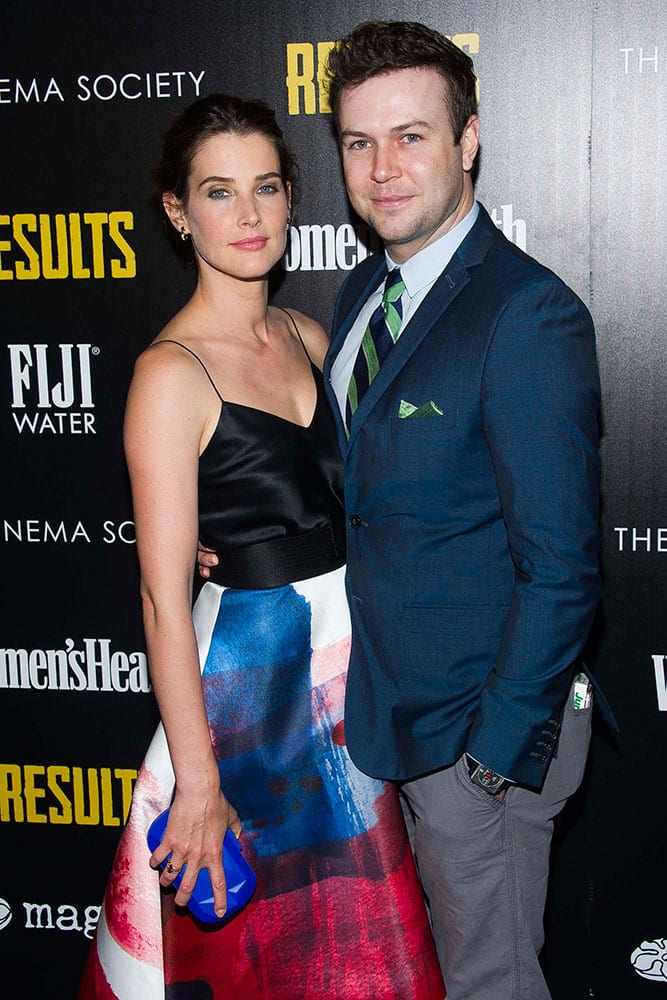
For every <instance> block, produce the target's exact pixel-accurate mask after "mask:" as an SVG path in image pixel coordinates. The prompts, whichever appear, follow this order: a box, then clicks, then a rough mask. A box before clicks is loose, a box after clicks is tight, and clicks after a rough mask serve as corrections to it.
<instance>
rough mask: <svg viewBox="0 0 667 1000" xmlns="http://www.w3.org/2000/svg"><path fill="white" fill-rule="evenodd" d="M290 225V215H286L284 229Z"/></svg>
mask: <svg viewBox="0 0 667 1000" xmlns="http://www.w3.org/2000/svg"><path fill="white" fill-rule="evenodd" d="M291 225H292V219H291V217H290V216H289V215H288V216H287V220H286V222H285V229H289V227H290V226H291Z"/></svg>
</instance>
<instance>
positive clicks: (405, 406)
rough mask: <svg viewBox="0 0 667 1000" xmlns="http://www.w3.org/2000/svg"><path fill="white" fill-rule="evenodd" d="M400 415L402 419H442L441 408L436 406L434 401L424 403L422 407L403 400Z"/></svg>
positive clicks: (399, 409)
mask: <svg viewBox="0 0 667 1000" xmlns="http://www.w3.org/2000/svg"><path fill="white" fill-rule="evenodd" d="M398 415H399V417H400V418H404V417H441V416H442V410H441V409H440V407H439V406H436V405H435V403H434V402H433V400H432V399H429V401H428V403H422V405H421V406H415V405H414V403H408V401H407V400H406V399H402V400H401V404H400V406H399V408H398Z"/></svg>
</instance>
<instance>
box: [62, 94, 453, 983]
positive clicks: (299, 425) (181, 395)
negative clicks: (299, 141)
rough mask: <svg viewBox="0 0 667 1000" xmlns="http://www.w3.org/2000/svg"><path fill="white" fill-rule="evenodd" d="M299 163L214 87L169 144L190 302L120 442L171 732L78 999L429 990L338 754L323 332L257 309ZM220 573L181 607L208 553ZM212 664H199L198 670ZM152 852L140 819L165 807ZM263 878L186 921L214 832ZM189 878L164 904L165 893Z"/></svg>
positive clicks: (421, 915)
mask: <svg viewBox="0 0 667 1000" xmlns="http://www.w3.org/2000/svg"><path fill="white" fill-rule="evenodd" d="M292 172H293V163H292V159H291V157H290V154H289V152H288V151H287V149H286V147H285V144H284V142H283V138H282V135H281V133H280V130H279V129H278V126H277V124H276V122H275V118H274V116H273V114H272V112H271V111H269V109H268V108H266V107H265V106H264V105H263V104H261V103H259V102H244V101H240V100H238V99H236V98H233V97H227V96H224V95H212V96H210V97H208V98H204V99H203V100H201V101H198V102H197V103H196V104H194V105H193V106H192V107H191V108H190V109H188V110H187V111H186V112H185V113H184V114H183V115H182V116H181V117H180V118H179V119H178V120H177V121H176V122H175V124H174V125H173V126H172V128H171V130H170V131H169V132H168V134H167V136H166V138H165V142H164V148H163V156H162V161H161V164H160V166H159V168H158V171H157V178H158V181H159V184H160V189H161V191H163V192H164V193H163V196H162V200H163V205H164V209H165V212H166V214H167V216H168V218H169V220H170V223H171V225H172V226H173V227H174V229H175V231H177V232H178V233H179V234H180V237H181V239H182V240H183V242H184V243H185V242H187V243H188V245H189V246H191V247H192V251H193V253H194V257H195V260H196V264H197V270H198V281H197V287H196V289H195V292H194V295H193V296H192V298H191V299H190V301H189V302H188V303H187V304H186V305H185V306H184V308H183V309H182V310H181V311H180V312H179V313H178V314H177V315H176V316H175V317H174V319H173V320H172V321H171V322H170V323H169V324H168V325H167V326H166V327H165V329H164V330H163V331H162V332H161V333H160V335H159V336H158V337H157V339H156V340H155V341H154V342H153V344H151V346H150V347H149V348H148V349H147V350H146V351H145V352H144V353H143V354H142V355H141V357H140V358H139V360H138V361H137V365H136V370H135V374H134V378H133V381H132V386H131V388H130V394H129V398H128V404H127V413H126V422H125V447H126V455H127V462H128V467H129V471H130V477H131V481H132V492H133V500H134V511H135V520H136V527H137V547H138V554H139V560H140V565H141V579H142V584H141V594H142V601H143V608H144V625H145V632H146V643H147V648H148V654H149V661H150V667H151V676H152V680H153V686H154V689H155V694H156V697H157V700H158V704H159V708H160V714H161V717H162V724H163V727H164V728H163V729H162V727H161V728H160V729H159V730H158V733H157V734H156V737H155V739H154V741H153V744H152V745H151V748H150V750H149V753H148V756H147V758H146V761H145V763H144V767H143V768H142V771H141V772H140V775H139V778H138V780H137V784H136V788H135V794H134V799H133V806H132V812H131V817H130V821H129V824H128V827H127V829H126V831H125V833H124V835H123V838H122V841H121V845H120V848H119V851H118V855H117V858H116V863H115V866H114V869H113V874H112V877H111V882H110V885H109V888H108V890H107V896H106V899H105V906H104V912H103V915H102V918H101V920H100V925H99V928H98V936H97V941H96V949H95V951H94V953H93V954H92V957H91V960H90V962H89V966H88V969H87V971H86V976H85V980H84V984H83V986H82V990H81V993H80V996H82V997H91V996H99V997H120V998H126V997H127V998H134V997H137V998H141V1000H150V998H152V997H155V998H157V997H162V996H165V995H166V996H167V997H173V998H176V997H178V998H186V997H187V998H190V997H192V998H195V997H196V998H199V997H202V998H203V997H227V996H230V997H231V996H236V997H238V998H241V1000H252V998H254V997H258V998H259V997H262V998H264V997H266V998H272V1000H297V998H304V1000H311V998H313V1000H314V998H331V997H334V998H335V997H340V998H345V1000H369V998H371V997H374V998H383V1000H384V998H386V1000H389V998H395V1000H399V998H400V1000H406V998H415V1000H421V998H425V1000H426V998H431V997H433V998H438V1000H439V998H441V997H442V996H443V993H444V990H443V986H442V982H441V979H440V974H439V971H438V967H437V962H436V959H435V953H434V950H433V945H432V942H431V938H430V933H429V931H428V926H427V920H426V917H425V912H424V908H423V903H422V900H421V893H420V889H419V885H418V881H417V878H416V875H415V871H414V867H413V864H412V857H411V854H410V851H409V847H408V844H407V840H406V835H405V830H404V826H403V822H402V818H401V813H400V808H399V804H398V801H397V797H396V794H395V790H394V789H393V788H392V787H389V786H385V785H383V784H382V783H380V782H377V781H374V780H372V779H370V778H366V777H365V776H364V775H362V774H360V773H359V772H358V771H357V770H356V769H355V768H354V766H353V764H352V763H351V761H350V760H349V758H348V756H347V753H346V750H345V745H344V735H343V724H342V708H343V697H344V684H345V671H346V662H347V652H348V648H349V624H348V617H347V608H346V604H345V596H344V590H343V572H344V571H343V568H342V563H343V545H344V517H343V504H342V494H341V467H340V456H339V454H338V451H337V446H336V439H335V431H334V426H333V420H332V418H331V415H330V413H329V410H328V408H327V404H326V400H325V398H324V394H323V389H322V382H321V373H320V369H321V366H322V360H323V357H324V353H325V350H326V347H327V339H326V335H325V333H324V331H323V330H322V328H321V327H320V326H318V325H317V324H316V323H314V322H313V321H312V320H310V319H308V318H307V317H306V316H303V315H301V314H300V313H297V312H295V311H294V310H289V311H285V310H281V309H277V308H273V307H270V306H269V305H268V274H269V272H270V270H271V268H272V267H273V266H274V265H275V264H276V263H277V262H278V261H279V260H280V258H281V256H282V254H283V252H284V250H285V244H286V237H287V231H288V229H289V225H290V206H291V198H292ZM198 538H199V539H201V541H202V542H203V543H204V544H205V545H209V546H211V547H212V548H215V549H216V550H217V551H218V553H219V556H220V563H219V567H218V569H217V570H216V571H214V573H213V574H212V577H211V580H210V581H209V582H207V583H206V584H205V585H204V587H203V589H202V591H201V593H200V595H199V597H198V599H197V602H196V605H195V608H194V612H191V609H190V594H191V588H192V578H193V568H194V565H195V553H196V547H197V540H198ZM200 664H201V668H200ZM172 795H173V802H172V805H171V812H170V817H169V822H168V825H167V828H166V831H165V834H164V838H163V840H162V843H161V845H160V846H159V847H158V848H157V849H156V850H155V851H154V853H153V855H152V856H151V857H150V859H149V851H148V849H147V848H146V846H145V835H146V829H147V827H148V825H149V824H150V822H151V821H152V820H153V819H154V818H155V816H156V815H157V814H158V813H159V812H161V811H162V810H163V809H165V808H166V807H167V806H168V805H169V804H170V801H171V800H172ZM228 827H229V828H231V829H232V831H233V832H234V833H235V834H236V835H237V836H239V835H240V837H241V842H242V845H243V851H244V854H245V856H246V858H247V859H248V860H249V861H250V863H251V865H252V866H253V868H254V870H255V872H256V874H257V880H258V884H257V890H256V892H255V896H254V898H253V900H252V901H251V903H250V904H249V905H248V907H247V908H246V909H245V910H244V911H243V912H242V913H241V914H240V915H238V916H237V917H235V918H234V919H233V920H231V921H229V922H228V923H227V924H222V925H220V926H218V927H217V928H215V929H213V930H212V929H211V928H210V927H204V926H200V925H198V924H197V922H196V921H195V920H194V919H193V918H192V917H191V916H190V915H189V914H188V912H187V911H183V910H182V909H181V907H182V906H183V905H184V904H185V903H186V902H187V900H188V897H189V893H190V891H191V889H192V885H193V884H194V880H195V877H196V874H197V872H198V871H199V869H201V868H208V870H209V873H210V876H211V882H212V884H213V887H214V893H215V907H216V911H217V912H218V913H219V914H220V915H221V916H222V915H223V914H224V905H225V893H224V878H223V873H222V868H221V864H220V854H221V843H222V839H223V836H224V834H225V832H226V830H227V828H228ZM168 854H171V858H170V863H169V865H168V866H167V867H166V868H165V871H164V872H163V874H162V875H161V876H160V879H159V882H160V884H161V885H162V886H163V887H168V886H169V885H170V883H171V882H172V881H173V879H174V878H175V877H176V874H177V872H178V871H179V870H180V869H181V868H182V867H183V866H184V865H187V870H186V872H185V873H184V876H183V881H182V883H181V885H180V887H179V889H178V892H176V893H175V894H174V893H173V892H167V893H163V894H162V895H160V893H159V891H158V877H157V875H156V874H155V872H154V871H151V867H149V860H150V865H151V866H152V867H153V868H156V867H157V866H158V865H159V864H160V863H161V862H162V861H164V859H165V858H166V857H167V855H168Z"/></svg>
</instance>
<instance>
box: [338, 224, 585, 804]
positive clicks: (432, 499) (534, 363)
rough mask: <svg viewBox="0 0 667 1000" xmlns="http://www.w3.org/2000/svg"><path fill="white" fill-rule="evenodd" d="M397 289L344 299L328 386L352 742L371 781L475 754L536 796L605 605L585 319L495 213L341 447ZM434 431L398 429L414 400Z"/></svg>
mask: <svg viewBox="0 0 667 1000" xmlns="http://www.w3.org/2000/svg"><path fill="white" fill-rule="evenodd" d="M384 273H385V261H384V256H383V255H375V256H371V257H369V258H367V259H366V260H364V261H363V262H362V263H361V264H359V265H358V266H357V267H356V268H355V270H354V271H353V272H352V274H351V275H350V276H349V277H348V279H347V280H346V282H345V284H344V285H343V288H342V289H341V292H340V294H339V297H338V301H337V305H336V313H335V318H334V331H333V338H332V342H331V347H330V350H329V354H328V356H327V360H326V363H325V376H327V377H326V379H325V384H326V385H327V391H328V393H329V397H330V402H331V405H332V407H333V409H334V412H335V413H336V414H337V419H338V423H339V432H340V443H341V448H342V451H343V454H344V455H345V501H346V509H347V513H348V528H347V546H348V572H347V586H348V598H349V601H350V610H351V614H352V624H353V631H352V651H351V660H350V668H349V676H348V687H347V701H346V714H345V732H346V740H347V745H348V748H349V751H350V754H351V756H352V759H353V760H354V761H355V763H356V764H357V765H358V767H359V768H360V769H361V770H363V771H365V772H367V773H368V774H371V775H375V776H378V777H383V778H394V779H407V778H412V777H415V776H417V775H420V774H424V773H426V772H428V771H431V770H434V769H436V768H439V767H442V766H445V765H448V764H451V763H453V762H454V761H455V760H457V759H458V757H459V756H460V755H461V753H462V752H463V751H464V750H467V751H468V752H469V753H470V754H471V755H472V756H473V757H475V758H476V759H477V760H479V761H482V762H483V763H484V764H485V765H486V766H489V767H491V768H493V769H494V770H495V771H497V772H498V773H500V774H502V775H504V776H506V777H509V778H511V779H513V780H514V781H516V782H519V783H521V784H525V785H527V786H532V787H539V786H540V785H541V783H542V781H543V779H544V775H545V772H546V769H547V766H548V763H549V760H550V758H551V755H552V753H553V750H554V746H555V734H556V731H557V724H558V721H559V719H560V714H561V710H562V706H563V703H564V699H565V697H566V695H567V691H568V688H569V685H570V683H571V679H572V671H573V668H574V665H575V663H576V661H577V658H578V656H579V654H580V652H581V649H582V646H583V644H584V642H585V640H586V638H587V634H588V631H589V628H590V624H591V620H592V618H593V614H594V611H595V607H596V605H597V603H598V599H599V593H600V581H599V575H598V545H599V538H598V488H599V462H598V434H597V418H598V407H599V384H598V374H597V367H596V360H595V341H594V332H593V325H592V322H591V318H590V315H589V313H588V311H587V309H586V308H585V306H584V305H583V303H582V302H581V301H580V300H579V299H578V298H577V296H576V295H575V294H574V293H573V292H572V291H571V290H570V289H569V288H568V287H567V286H566V285H564V284H563V282H562V281H561V280H560V279H559V278H558V277H556V275H554V274H553V273H552V272H551V271H549V270H547V269H546V268H545V267H543V266H541V265H540V264H538V263H537V262H536V261H534V260H533V259H532V258H530V257H528V256H527V255H526V254H524V253H523V252H522V251H521V250H519V249H517V248H516V247H515V246H513V245H512V244H511V243H510V242H509V241H508V240H506V239H505V237H504V236H503V235H502V233H500V232H499V230H498V229H497V228H496V227H495V226H494V225H493V223H492V221H491V219H490V218H489V216H488V215H487V213H486V212H485V211H484V210H483V209H482V210H480V215H479V217H478V219H477V221H476V223H475V225H474V226H473V228H472V230H471V231H470V233H469V234H468V235H467V236H466V238H465V239H464V241H463V243H462V244H461V246H460V247H459V249H458V251H457V252H456V253H455V254H454V257H453V258H452V260H451V261H450V263H449V264H448V265H447V266H446V268H445V270H444V272H443V274H442V275H441V276H440V278H439V279H438V280H437V282H436V284H435V285H434V287H433V288H432V289H431V291H430V292H429V293H428V295H427V297H426V299H425V300H424V302H423V303H422V304H421V306H420V307H419V309H418V310H417V312H416V313H415V315H414V316H413V317H412V319H411V320H410V322H409V323H408V324H407V326H406V328H405V330H404V332H403V333H402V334H401V337H400V338H399V340H398V341H397V343H396V345H395V346H394V347H393V348H392V351H391V352H390V354H389V356H388V358H387V359H386V361H385V362H384V364H383V365H382V367H381V369H380V372H379V373H378V375H377V377H376V379H375V381H374V382H373V384H372V385H371V387H370V389H369V390H368V393H367V394H366V396H365V397H364V399H363V400H362V402H361V404H360V406H359V409H358V410H357V412H356V413H355V415H354V417H353V419H352V426H351V428H350V436H349V441H347V440H346V438H345V434H344V430H343V426H342V422H341V420H340V413H339V409H338V405H337V403H336V401H335V398H334V397H333V393H332V391H331V386H330V385H329V384H328V376H329V375H330V371H331V365H332V363H333V360H334V359H335V357H336V355H337V353H338V351H339V350H340V348H341V346H342V344H343V341H344V339H345V336H346V334H347V333H348V331H349V329H350V327H351V325H352V323H353V321H354V319H355V317H356V316H357V314H358V312H359V310H360V308H361V306H362V305H363V304H364V302H365V301H366V300H367V298H368V296H369V294H370V293H371V292H372V290H373V289H374V288H376V287H377V286H378V284H379V283H380V281H381V280H382V278H383V275H384ZM402 400H405V401H406V402H408V403H411V404H413V405H414V406H417V407H419V406H421V405H422V404H424V403H429V402H433V403H434V404H435V405H436V406H437V407H438V408H439V409H440V410H442V415H441V416H438V415H437V416H425V417H407V418H405V417H403V418H400V417H399V407H400V404H401V401H402Z"/></svg>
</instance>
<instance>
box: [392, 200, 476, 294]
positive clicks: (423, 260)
mask: <svg viewBox="0 0 667 1000" xmlns="http://www.w3.org/2000/svg"><path fill="white" fill-rule="evenodd" d="M478 215H479V205H478V204H477V202H476V201H475V202H473V204H472V208H471V209H470V211H469V212H468V213H467V214H466V215H464V216H463V218H462V219H461V221H460V222H457V224H456V225H455V226H454V228H453V229H450V230H449V232H447V233H445V235H444V236H441V237H440V239H437V240H436V241H435V243H431V244H429V246H427V247H424V249H423V250H419V251H418V252H417V253H416V254H415V255H414V257H410V258H409V260H406V262H405V264H401V265H400V268H401V278H402V279H403V281H404V282H405V288H406V291H407V293H408V295H409V296H410V298H413V296H415V295H416V294H417V292H419V291H421V289H422V288H425V287H426V285H430V284H431V283H432V282H434V281H435V279H436V278H438V277H440V275H441V274H442V272H443V271H444V269H445V268H446V267H447V265H448V264H449V262H450V260H451V259H452V257H453V256H454V254H455V253H456V251H457V250H458V248H459V247H460V245H461V243H463V241H464V239H465V238H466V236H467V235H468V233H469V232H470V230H471V229H472V227H473V226H474V225H475V222H476V221H477V216H478ZM384 255H385V260H386V262H387V270H388V271H391V270H392V268H394V267H396V266H397V265H396V261H395V260H392V259H391V257H390V256H389V254H388V253H387V251H386V250H385V252H384Z"/></svg>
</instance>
